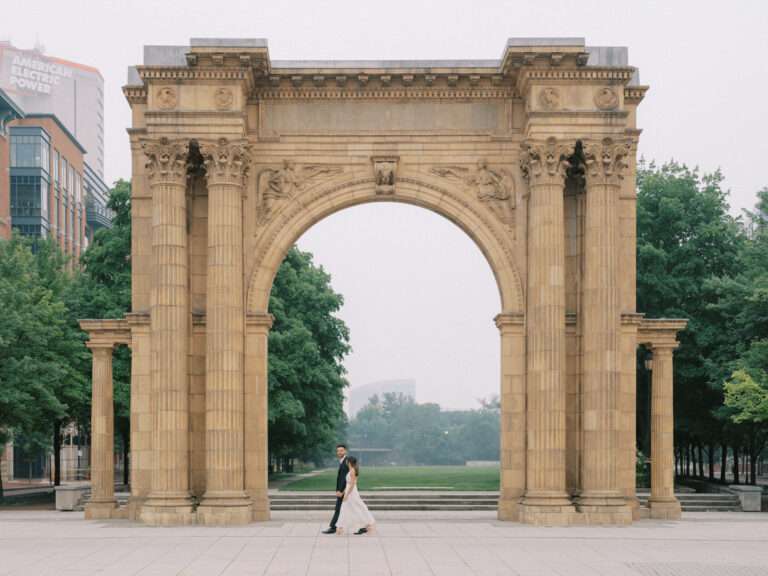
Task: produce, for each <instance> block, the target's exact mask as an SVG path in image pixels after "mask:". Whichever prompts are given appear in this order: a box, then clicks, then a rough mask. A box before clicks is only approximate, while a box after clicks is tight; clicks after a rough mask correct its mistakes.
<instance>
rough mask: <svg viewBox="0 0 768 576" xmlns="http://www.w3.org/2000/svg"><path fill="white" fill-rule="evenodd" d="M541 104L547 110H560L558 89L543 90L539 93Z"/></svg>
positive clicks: (548, 88) (547, 88)
mask: <svg viewBox="0 0 768 576" xmlns="http://www.w3.org/2000/svg"><path fill="white" fill-rule="evenodd" d="M539 104H541V107H542V108H544V109H545V110H557V109H558V108H560V92H558V91H557V88H552V87H546V88H542V90H541V92H539Z"/></svg>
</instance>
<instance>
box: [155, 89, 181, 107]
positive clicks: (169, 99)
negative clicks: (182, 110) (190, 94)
mask: <svg viewBox="0 0 768 576" xmlns="http://www.w3.org/2000/svg"><path fill="white" fill-rule="evenodd" d="M156 100H157V107H158V108H160V109H162V110H172V109H174V108H176V103H177V101H178V99H177V97H176V90H174V89H173V88H172V87H170V86H163V87H162V88H160V89H158V91H157V96H156Z"/></svg>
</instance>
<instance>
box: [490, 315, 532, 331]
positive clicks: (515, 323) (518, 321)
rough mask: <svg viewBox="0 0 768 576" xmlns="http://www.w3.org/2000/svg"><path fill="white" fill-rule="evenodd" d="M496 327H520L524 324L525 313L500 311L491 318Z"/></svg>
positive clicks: (502, 328) (500, 328)
mask: <svg viewBox="0 0 768 576" xmlns="http://www.w3.org/2000/svg"><path fill="white" fill-rule="evenodd" d="M493 322H494V323H495V324H496V327H497V328H498V329H499V330H501V331H502V332H503V331H504V330H509V329H515V328H517V329H522V327H523V326H525V314H524V313H523V312H502V313H501V314H497V315H496V317H495V318H494V319H493Z"/></svg>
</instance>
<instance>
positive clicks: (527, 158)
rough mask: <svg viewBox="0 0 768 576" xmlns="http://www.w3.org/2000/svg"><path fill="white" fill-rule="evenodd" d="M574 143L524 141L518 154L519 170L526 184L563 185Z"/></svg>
mask: <svg viewBox="0 0 768 576" xmlns="http://www.w3.org/2000/svg"><path fill="white" fill-rule="evenodd" d="M574 146H575V143H573V142H569V143H565V142H563V141H560V140H557V139H556V138H548V139H547V140H546V141H535V140H526V141H524V142H523V143H522V151H521V153H520V170H521V171H522V173H523V177H524V178H525V179H526V180H527V181H528V184H529V185H531V186H535V185H537V184H563V181H564V179H565V175H566V171H567V170H568V168H570V167H571V163H570V161H569V158H570V156H571V155H572V154H573V151H574Z"/></svg>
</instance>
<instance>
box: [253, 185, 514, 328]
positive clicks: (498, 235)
mask: <svg viewBox="0 0 768 576" xmlns="http://www.w3.org/2000/svg"><path fill="white" fill-rule="evenodd" d="M353 176H354V175H353ZM430 180H431V179H430V178H429V177H425V176H424V175H423V174H418V173H409V172H404V173H403V174H402V176H398V178H397V190H396V193H395V194H391V195H390V194H386V195H384V194H380V195H377V194H375V193H374V187H375V181H374V179H373V177H369V176H365V177H359V178H354V177H350V176H349V175H348V176H347V177H346V178H344V179H343V180H339V179H335V180H332V181H330V182H325V183H322V184H318V185H316V186H314V187H313V188H312V189H311V190H307V191H306V192H304V193H303V194H302V196H301V197H299V198H297V199H295V200H294V202H292V203H291V204H289V205H287V206H285V207H283V208H282V209H281V210H280V212H278V213H277V214H275V216H274V217H273V218H272V219H271V220H270V221H269V222H268V223H267V224H266V225H265V226H264V228H263V229H261V230H259V231H258V233H257V236H256V238H255V244H254V248H255V249H254V250H253V251H252V254H253V255H254V256H253V257H252V259H251V261H250V262H248V263H247V270H248V284H247V300H246V311H247V313H248V314H261V313H263V312H265V311H266V310H267V307H268V303H269V294H270V291H271V289H272V281H273V279H274V276H275V274H276V273H277V269H278V268H279V266H280V263H281V262H282V261H283V258H284V257H285V254H286V253H287V252H288V250H289V249H290V247H291V246H293V245H294V244H295V242H296V241H297V240H298V239H299V237H301V235H302V234H303V233H304V232H305V231H307V230H308V229H309V228H311V227H312V226H313V225H314V224H316V223H317V222H319V221H320V220H322V219H324V218H326V217H327V216H330V215H331V214H333V213H335V212H339V211H341V210H343V209H345V208H350V207H352V206H357V205H361V204H367V203H373V202H401V203H405V204H410V205H414V206H420V207H422V208H426V209H427V210H430V211H432V212H435V213H436V214H438V215H440V216H443V217H444V218H446V219H448V220H449V221H451V222H453V223H454V224H455V225H457V226H458V227H459V228H460V229H461V230H463V231H464V232H465V233H466V234H467V235H468V236H469V237H470V238H471V239H472V240H473V242H474V243H475V245H476V246H477V247H478V248H479V249H480V251H481V252H482V254H483V255H484V256H485V259H486V261H487V262H488V264H489V266H490V267H491V271H492V272H493V275H494V277H495V279H496V284H497V288H498V290H499V296H500V300H501V306H502V312H514V313H522V312H523V311H524V295H523V286H522V281H521V277H520V273H519V271H518V268H517V266H516V263H515V258H514V239H513V236H512V231H511V230H509V229H506V228H505V227H504V226H502V225H501V224H500V223H498V222H497V221H495V220H494V219H495V216H494V215H492V214H490V213H489V211H488V210H487V209H485V208H484V207H482V206H480V205H479V204H478V203H477V202H473V201H471V200H469V199H468V198H467V197H466V192H464V191H462V190H461V189H458V188H457V187H456V186H453V185H448V186H446V185H444V183H443V182H441V183H440V184H439V185H438V184H435V183H434V182H432V181H430Z"/></svg>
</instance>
